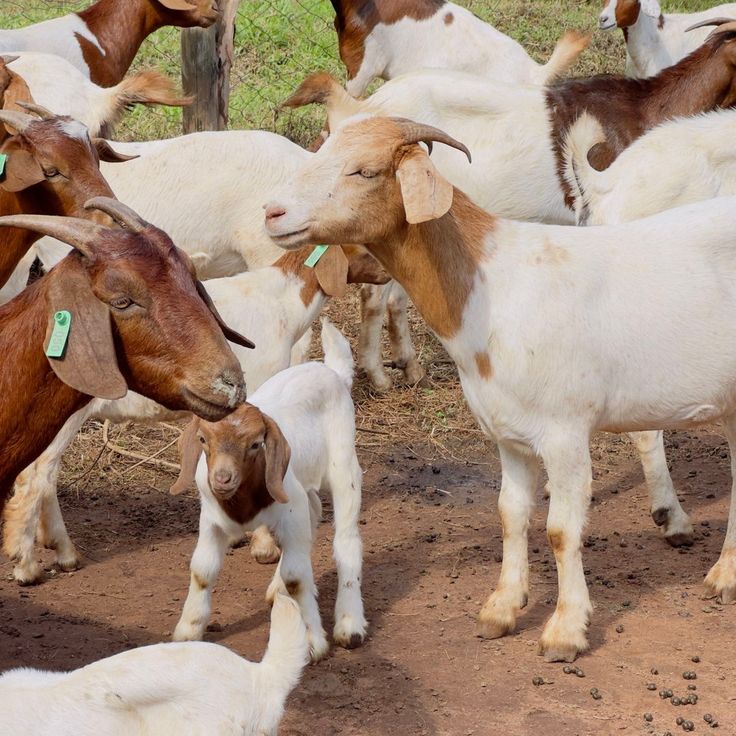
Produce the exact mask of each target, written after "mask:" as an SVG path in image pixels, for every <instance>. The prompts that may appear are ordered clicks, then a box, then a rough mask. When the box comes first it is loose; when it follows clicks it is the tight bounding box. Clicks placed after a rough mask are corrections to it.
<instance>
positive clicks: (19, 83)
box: [0, 56, 33, 133]
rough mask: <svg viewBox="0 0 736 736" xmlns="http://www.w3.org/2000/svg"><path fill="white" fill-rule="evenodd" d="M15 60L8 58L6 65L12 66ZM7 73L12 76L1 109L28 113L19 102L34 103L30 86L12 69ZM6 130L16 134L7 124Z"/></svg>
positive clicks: (4, 93) (0, 105)
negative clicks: (11, 63)
mask: <svg viewBox="0 0 736 736" xmlns="http://www.w3.org/2000/svg"><path fill="white" fill-rule="evenodd" d="M17 58H18V57H17V56H16V57H15V58H12V57H7V59H10V61H8V60H7V59H6V63H7V64H10V62H11V61H15V59H17ZM6 72H7V73H8V74H9V75H10V79H9V83H8V85H7V86H6V87H5V89H4V90H3V95H2V100H1V101H0V103H1V104H0V107H1V108H2V109H3V110H15V111H16V112H24V113H27V112H28V111H27V110H25V109H24V108H22V107H21V106H20V105H18V104H17V103H18V102H33V96H32V95H31V90H30V89H28V85H27V84H26V82H25V80H24V79H23V78H22V77H19V76H18V75H17V74H15V73H14V72H13V71H12V70H11V69H6ZM5 129H6V130H7V131H8V132H9V133H10V132H14V131H13V129H12V128H11V127H10V126H9V125H8V124H7V123H6V124H5Z"/></svg>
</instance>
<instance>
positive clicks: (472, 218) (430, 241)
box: [366, 189, 496, 341]
mask: <svg viewBox="0 0 736 736" xmlns="http://www.w3.org/2000/svg"><path fill="white" fill-rule="evenodd" d="M495 226H496V219H495V218H494V217H493V216H492V215H489V214H488V213H487V212H485V211H484V210H482V209H481V208H480V207H478V206H477V205H475V204H474V203H473V202H471V201H470V200H469V199H468V197H466V196H465V194H463V193H462V192H460V191H459V190H457V189H455V194H454V199H453V204H452V207H451V209H450V211H449V212H448V213H447V214H446V215H444V217H441V218H439V219H437V220H431V221H430V222H425V223H422V224H420V225H403V226H402V227H400V228H399V229H398V230H397V231H395V232H394V233H393V234H392V235H391V236H389V237H388V238H387V239H386V240H385V241H383V242H380V243H373V244H368V245H367V246H366V247H367V248H368V250H369V251H370V252H371V254H372V255H373V256H374V257H375V258H376V259H377V260H378V261H379V262H380V263H381V265H382V266H383V267H384V268H385V269H386V270H387V271H388V272H389V274H391V276H392V277H393V278H395V279H396V280H397V281H398V282H399V283H400V284H401V285H402V286H403V287H404V288H405V289H406V291H407V293H408V294H409V296H410V297H411V299H412V301H413V302H414V305H415V306H416V308H417V309H418V310H419V312H420V313H421V315H422V317H423V318H424V320H425V321H426V322H427V324H428V325H429V326H430V327H431V329H432V330H433V331H434V332H435V333H436V334H437V336H438V337H439V338H440V339H442V340H443V341H444V340H451V339H452V338H453V337H454V336H455V335H456V334H457V333H458V332H459V331H460V329H461V327H462V323H463V315H464V311H465V306H466V303H467V301H468V298H469V297H470V294H471V292H472V291H473V288H474V287H475V286H476V281H477V279H478V278H479V276H480V269H481V264H482V263H483V261H485V260H487V259H488V258H490V257H491V255H492V248H493V244H492V239H491V238H492V234H493V230H494V229H495Z"/></svg>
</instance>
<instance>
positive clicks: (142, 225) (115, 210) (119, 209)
mask: <svg viewBox="0 0 736 736" xmlns="http://www.w3.org/2000/svg"><path fill="white" fill-rule="evenodd" d="M84 209H86V210H100V212H104V213H105V214H106V215H110V217H112V219H113V220H115V222H117V223H118V225H121V226H122V227H124V228H126V229H128V230H130V231H131V232H134V233H140V232H142V231H143V230H145V229H146V228H147V227H150V223H148V222H146V221H145V220H144V219H143V218H142V217H141V216H140V215H139V214H138V213H137V212H135V211H134V210H132V209H131V208H130V207H128V206H127V205H125V204H123V203H122V202H120V201H119V200H117V199H113V198H112V197H93V198H92V199H90V200H88V201H87V202H85V203H84Z"/></svg>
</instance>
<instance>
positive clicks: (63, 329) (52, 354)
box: [46, 309, 72, 358]
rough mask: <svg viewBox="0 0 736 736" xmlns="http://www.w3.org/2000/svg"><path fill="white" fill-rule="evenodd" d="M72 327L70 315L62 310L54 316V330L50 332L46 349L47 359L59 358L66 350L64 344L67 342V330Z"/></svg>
mask: <svg viewBox="0 0 736 736" xmlns="http://www.w3.org/2000/svg"><path fill="white" fill-rule="evenodd" d="M71 326H72V313H71V312H67V311H66V309H63V310H62V311H60V312H56V314H54V329H53V330H52V331H51V339H50V340H49V346H48V347H47V348H46V355H47V356H48V357H49V358H61V357H63V355H64V350H66V343H67V341H68V340H69V330H70V329H71Z"/></svg>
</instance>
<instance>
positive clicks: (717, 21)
mask: <svg viewBox="0 0 736 736" xmlns="http://www.w3.org/2000/svg"><path fill="white" fill-rule="evenodd" d="M735 20H736V19H734V18H723V17H721V18H706V20H701V21H700V23H694V24H693V25H691V26H688V27H687V28H686V29H685V33H687V32H688V31H694V30H695V29H696V28H704V27H705V26H722V25H723V24H724V23H733V22H734V21H735Z"/></svg>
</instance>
